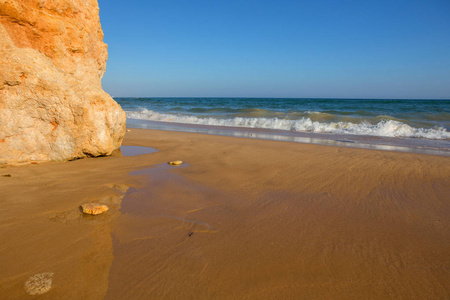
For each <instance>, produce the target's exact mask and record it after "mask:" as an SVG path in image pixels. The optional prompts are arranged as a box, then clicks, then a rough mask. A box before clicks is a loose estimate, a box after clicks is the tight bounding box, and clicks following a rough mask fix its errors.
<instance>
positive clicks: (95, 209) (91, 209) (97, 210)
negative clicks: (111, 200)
mask: <svg viewBox="0 0 450 300" xmlns="http://www.w3.org/2000/svg"><path fill="white" fill-rule="evenodd" d="M81 208H82V209H83V212H84V213H85V214H89V215H99V214H101V213H102V212H105V211H108V210H109V208H108V206H106V205H103V204H98V203H86V204H83V205H81Z"/></svg>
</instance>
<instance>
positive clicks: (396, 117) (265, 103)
mask: <svg viewBox="0 0 450 300" xmlns="http://www.w3.org/2000/svg"><path fill="white" fill-rule="evenodd" d="M114 99H115V100H116V101H117V102H118V103H119V104H120V105H121V106H122V108H123V109H124V110H125V112H126V114H127V119H128V124H129V126H131V127H140V128H153V129H165V130H177V131H188V132H202V133H209V134H218V135H231V136H242V137H254V138H264V139H275V140H285V141H294V142H307V143H319V144H331V145H340V144H342V145H343V146H350V147H361V148H374V149H384V150H399V151H408V152H422V153H430V154H444V155H448V154H449V153H450V100H404V99H401V100H395V99H307V98H295V99H294V98H132V97H129V98H114Z"/></svg>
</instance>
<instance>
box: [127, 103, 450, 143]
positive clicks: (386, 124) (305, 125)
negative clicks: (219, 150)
mask: <svg viewBox="0 0 450 300" xmlns="http://www.w3.org/2000/svg"><path fill="white" fill-rule="evenodd" d="M126 114H127V117H128V118H130V119H141V120H151V121H162V122H173V123H183V124H198V125H210V126H228V127H247V128H263V129H279V130H290V131H306V132H314V133H338V134H356V135H372V136H384V137H414V138H427V139H450V132H449V131H448V130H447V129H445V128H443V127H435V128H429V129H425V128H415V127H412V126H409V125H407V124H405V123H402V122H399V121H394V120H383V121H380V122H379V123H377V124H375V125H372V124H370V123H369V122H361V123H359V124H356V123H351V122H331V123H322V122H316V121H312V120H311V119H310V118H301V119H299V120H285V119H279V118H241V117H235V118H229V119H216V118H198V117H195V116H186V115H174V114H160V113H157V112H154V111H151V110H148V109H142V110H141V111H128V112H126Z"/></svg>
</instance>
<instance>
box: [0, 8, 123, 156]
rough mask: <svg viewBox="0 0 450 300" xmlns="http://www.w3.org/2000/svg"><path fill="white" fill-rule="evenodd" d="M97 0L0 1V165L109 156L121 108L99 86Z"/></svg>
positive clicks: (103, 49)
mask: <svg viewBox="0 0 450 300" xmlns="http://www.w3.org/2000/svg"><path fill="white" fill-rule="evenodd" d="M107 56H108V53H107V45H106V44H105V43H103V31H102V29H101V26H100V20H99V8H98V3H97V0H52V1H48V0H0V141H1V143H0V165H1V164H16V163H21V162H29V161H64V160H70V159H75V158H82V157H86V156H101V155H109V154H111V152H113V151H114V150H115V149H118V148H119V147H120V145H121V143H122V139H123V136H124V134H125V118H126V117H125V113H124V111H123V110H122V108H121V107H120V106H119V105H118V104H117V103H116V102H115V101H114V100H113V99H112V98H111V97H110V96H109V95H108V94H107V93H105V92H104V91H103V89H102V87H101V78H102V77H103V74H104V72H105V68H106V60H107Z"/></svg>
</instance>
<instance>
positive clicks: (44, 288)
mask: <svg viewBox="0 0 450 300" xmlns="http://www.w3.org/2000/svg"><path fill="white" fill-rule="evenodd" d="M52 276H53V273H39V274H36V275H34V276H33V277H30V278H29V279H28V280H27V282H25V284H24V285H23V288H24V289H25V291H26V292H27V293H28V294H29V295H40V294H44V293H47V292H48V291H49V290H50V288H51V287H52Z"/></svg>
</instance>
